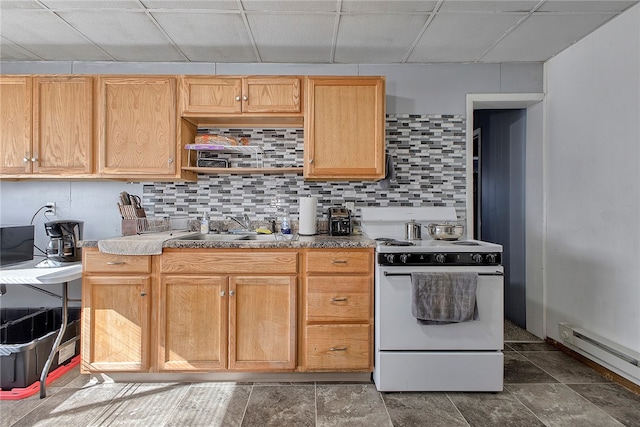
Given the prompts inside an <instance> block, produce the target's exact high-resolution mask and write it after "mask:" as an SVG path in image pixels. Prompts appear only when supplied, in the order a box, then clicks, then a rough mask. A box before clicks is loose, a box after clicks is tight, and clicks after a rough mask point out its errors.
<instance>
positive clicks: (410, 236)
mask: <svg viewBox="0 0 640 427" xmlns="http://www.w3.org/2000/svg"><path fill="white" fill-rule="evenodd" d="M404 239H405V240H420V239H422V224H420V223H419V222H416V220H415V219H412V220H411V221H409V222H405V223H404Z"/></svg>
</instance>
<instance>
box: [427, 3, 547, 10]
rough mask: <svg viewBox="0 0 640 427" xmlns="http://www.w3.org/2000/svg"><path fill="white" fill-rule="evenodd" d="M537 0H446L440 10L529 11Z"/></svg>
mask: <svg viewBox="0 0 640 427" xmlns="http://www.w3.org/2000/svg"><path fill="white" fill-rule="evenodd" d="M538 3H540V1H539V0H489V1H478V0H447V1H445V2H444V3H443V4H442V6H441V7H440V9H439V11H440V12H529V11H530V10H532V9H533V8H534V7H535V6H536V5H537V4H538Z"/></svg>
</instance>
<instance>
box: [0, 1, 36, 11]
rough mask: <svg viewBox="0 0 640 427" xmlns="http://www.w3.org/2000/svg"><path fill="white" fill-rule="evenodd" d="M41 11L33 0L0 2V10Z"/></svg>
mask: <svg viewBox="0 0 640 427" xmlns="http://www.w3.org/2000/svg"><path fill="white" fill-rule="evenodd" d="M9 9H42V5H40V4H38V3H37V2H35V1H33V0H0V10H9Z"/></svg>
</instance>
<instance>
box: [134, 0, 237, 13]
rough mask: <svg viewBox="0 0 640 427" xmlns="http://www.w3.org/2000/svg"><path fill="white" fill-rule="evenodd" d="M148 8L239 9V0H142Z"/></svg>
mask: <svg viewBox="0 0 640 427" xmlns="http://www.w3.org/2000/svg"><path fill="white" fill-rule="evenodd" d="M140 1H141V3H142V4H143V5H144V6H145V7H146V8H147V9H157V10H175V11H180V10H193V9H200V10H235V11H237V10H239V9H238V1H237V0H215V1H212V0H140Z"/></svg>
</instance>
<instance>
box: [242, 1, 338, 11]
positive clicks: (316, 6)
mask: <svg viewBox="0 0 640 427" xmlns="http://www.w3.org/2000/svg"><path fill="white" fill-rule="evenodd" d="M242 6H243V8H244V10H246V11H281V12H284V11H289V12H335V11H336V1H335V0H305V1H300V0H284V1H283V0H269V1H265V0H243V1H242Z"/></svg>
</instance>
